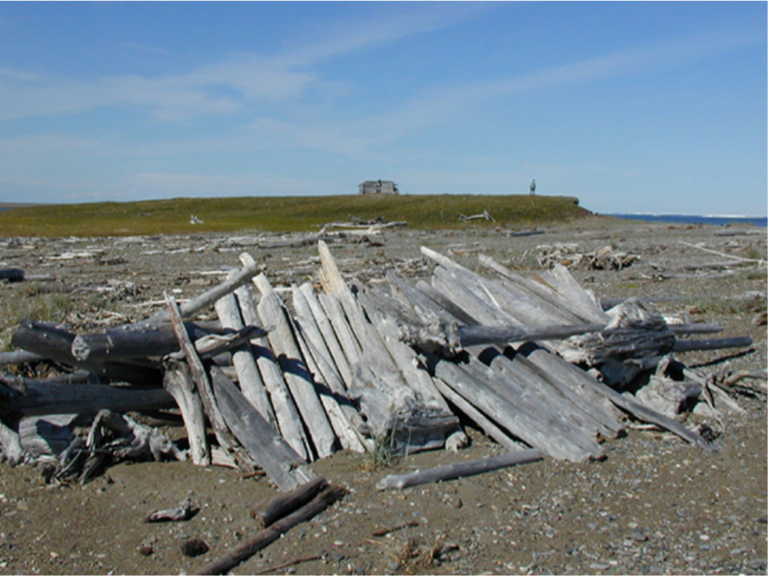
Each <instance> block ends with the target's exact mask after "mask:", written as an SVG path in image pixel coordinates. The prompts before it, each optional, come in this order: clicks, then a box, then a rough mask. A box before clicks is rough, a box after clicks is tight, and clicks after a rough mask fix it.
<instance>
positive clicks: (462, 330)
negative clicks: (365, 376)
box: [406, 324, 605, 356]
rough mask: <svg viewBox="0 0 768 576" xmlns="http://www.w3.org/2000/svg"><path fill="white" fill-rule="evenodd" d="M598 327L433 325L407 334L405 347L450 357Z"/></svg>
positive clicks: (599, 328)
mask: <svg viewBox="0 0 768 576" xmlns="http://www.w3.org/2000/svg"><path fill="white" fill-rule="evenodd" d="M604 327H605V326H604V325H601V324H582V325H579V326H457V325H456V324H443V325H435V324H432V325H430V326H427V327H425V328H422V329H420V330H418V331H417V332H416V333H414V332H413V331H410V333H409V334H408V337H409V339H407V340H406V342H407V343H408V344H413V345H416V346H418V347H420V348H422V349H424V350H425V351H427V352H435V351H437V350H440V351H442V352H443V353H445V354H447V355H449V356H453V355H455V354H457V353H458V352H460V351H461V350H463V349H464V348H468V347H470V346H477V345H479V344H504V343H508V342H523V341H526V340H556V339H563V338H568V337H570V336H574V335H576V334H586V333H590V332H600V331H601V330H602V329H603V328H604Z"/></svg>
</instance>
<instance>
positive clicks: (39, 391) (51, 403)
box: [0, 375, 176, 417]
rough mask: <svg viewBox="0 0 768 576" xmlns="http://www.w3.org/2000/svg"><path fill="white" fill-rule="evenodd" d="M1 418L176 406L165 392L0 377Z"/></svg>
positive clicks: (154, 389)
mask: <svg viewBox="0 0 768 576" xmlns="http://www.w3.org/2000/svg"><path fill="white" fill-rule="evenodd" d="M0 398H1V399H2V402H0V416H2V417H5V416H6V415H16V416H17V417H21V416H38V415H42V414H96V413H97V412H98V411H99V410H101V409H103V408H107V409H109V410H112V411H114V412H131V411H137V412H141V411H152V410H164V409H166V408H173V407H174V406H175V405H176V404H175V402H174V400H173V398H172V397H171V395H170V394H168V392H166V391H165V390H163V389H162V388H136V387H129V386H109V385H106V384H62V383H55V382H48V381H46V380H41V379H34V378H21V377H18V376H7V375H0Z"/></svg>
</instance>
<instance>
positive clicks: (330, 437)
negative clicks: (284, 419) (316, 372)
mask: <svg viewBox="0 0 768 576" xmlns="http://www.w3.org/2000/svg"><path fill="white" fill-rule="evenodd" d="M254 283H255V284H256V287H257V288H258V289H259V290H260V291H261V293H262V296H261V300H260V301H259V304H258V307H257V308H258V311H259V316H260V317H261V320H262V322H263V323H264V324H265V325H270V326H273V329H272V330H271V331H270V332H269V342H270V344H271V345H272V349H273V350H274V351H275V353H276V354H277V359H278V362H279V363H280V367H281V369H282V371H283V375H284V377H285V381H286V382H287V383H288V388H289V389H290V391H291V394H292V395H293V398H294V400H295V402H296V407H297V408H298V410H299V412H300V413H301V416H302V419H303V420H304V424H305V425H306V427H307V429H308V430H309V436H310V438H311V440H312V444H313V446H314V448H315V451H316V453H317V456H318V457H319V458H325V457H327V456H330V455H331V454H332V453H333V451H334V444H335V443H336V436H335V434H334V432H333V428H332V426H331V424H330V422H329V421H328V416H327V414H326V413H325V410H324V408H323V405H322V403H321V401H320V399H319V398H318V395H317V391H316V389H315V384H314V381H313V379H312V375H311V374H310V373H309V371H308V370H307V366H306V364H305V362H304V360H303V358H302V355H301V351H300V349H299V346H298V344H297V342H296V338H295V335H294V329H293V326H292V321H291V319H290V317H289V316H288V313H287V311H286V310H285V307H284V306H283V302H282V300H281V299H280V297H279V296H278V295H277V293H276V292H275V291H274V290H273V289H272V286H271V285H270V283H269V281H268V280H267V278H266V276H264V275H263V274H262V275H259V276H258V277H256V278H254Z"/></svg>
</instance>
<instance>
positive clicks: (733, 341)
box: [672, 336, 752, 352]
mask: <svg viewBox="0 0 768 576" xmlns="http://www.w3.org/2000/svg"><path fill="white" fill-rule="evenodd" d="M747 346H752V338H751V337H750V336H741V337H736V338H713V339H711V340H677V341H676V342H675V344H674V346H673V347H672V351H673V352H689V351H692V350H719V349H721V348H746V347H747Z"/></svg>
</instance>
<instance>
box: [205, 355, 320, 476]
mask: <svg viewBox="0 0 768 576" xmlns="http://www.w3.org/2000/svg"><path fill="white" fill-rule="evenodd" d="M211 382H212V384H213V392H214V397H215V398H216V403H217V405H218V406H219V409H220V410H221V413H222V416H223V417H224V421H225V422H226V423H227V426H228V427H229V429H230V430H232V433H233V434H234V435H235V437H236V438H237V439H238V440H239V441H240V444H241V445H242V446H243V447H244V448H245V449H246V450H247V451H248V452H249V453H250V454H251V456H253V458H254V459H255V460H256V462H258V463H259V465H260V466H261V468H262V469H263V470H264V472H266V473H267V476H269V479H270V480H272V482H274V483H275V485H276V486H277V487H278V489H280V490H293V489H294V488H296V487H297V486H299V485H300V484H303V483H304V482H308V481H309V480H312V479H314V478H315V474H314V472H312V470H311V469H310V468H309V467H307V466H305V461H304V460H303V459H302V458H301V457H300V456H299V455H298V454H297V453H296V452H295V451H294V450H293V448H291V447H290V446H289V445H288V444H287V443H286V442H285V440H283V438H282V437H281V436H280V434H279V433H278V432H277V430H275V428H273V427H272V426H271V425H270V424H269V423H268V422H267V421H266V420H265V419H264V418H263V417H262V416H261V414H259V413H258V412H257V411H256V409H255V408H254V407H253V406H252V405H251V403H250V402H248V401H247V400H246V399H245V398H244V397H243V394H242V392H240V390H238V388H237V386H235V383H234V382H232V380H230V379H229V378H227V376H226V375H225V374H224V373H223V372H222V371H221V370H220V369H219V368H217V367H216V366H212V367H211Z"/></svg>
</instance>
